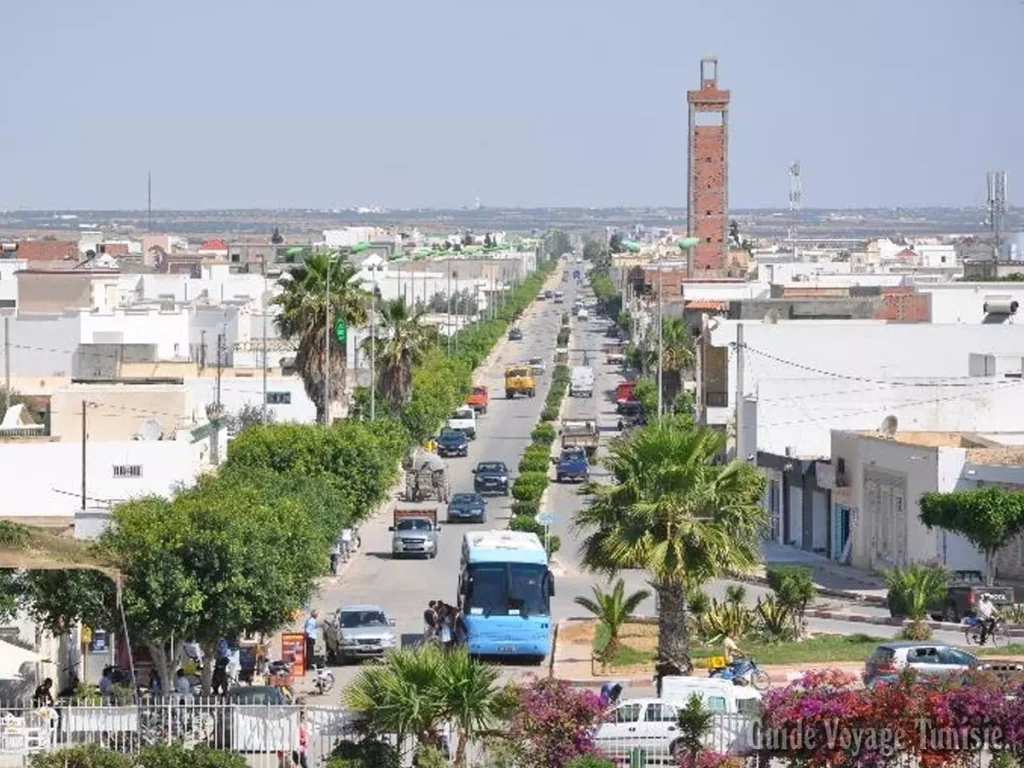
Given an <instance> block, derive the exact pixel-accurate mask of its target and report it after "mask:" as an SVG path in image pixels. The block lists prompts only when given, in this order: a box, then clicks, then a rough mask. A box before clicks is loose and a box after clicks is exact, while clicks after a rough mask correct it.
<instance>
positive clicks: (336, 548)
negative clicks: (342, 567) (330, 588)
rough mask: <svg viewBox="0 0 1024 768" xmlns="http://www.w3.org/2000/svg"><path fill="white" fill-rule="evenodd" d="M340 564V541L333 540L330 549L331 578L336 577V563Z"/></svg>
mask: <svg viewBox="0 0 1024 768" xmlns="http://www.w3.org/2000/svg"><path fill="white" fill-rule="evenodd" d="M340 562H341V539H340V538H338V539H335V540H334V545H333V546H332V547H331V576H337V575H338V563H340Z"/></svg>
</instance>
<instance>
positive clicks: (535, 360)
mask: <svg viewBox="0 0 1024 768" xmlns="http://www.w3.org/2000/svg"><path fill="white" fill-rule="evenodd" d="M530 365H544V361H543V360H542V359H540V358H539V357H531V358H530Z"/></svg>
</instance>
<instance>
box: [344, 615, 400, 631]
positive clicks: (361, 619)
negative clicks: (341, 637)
mask: <svg viewBox="0 0 1024 768" xmlns="http://www.w3.org/2000/svg"><path fill="white" fill-rule="evenodd" d="M338 623H339V624H341V628H342V629H355V628H357V627H386V626H388V617H387V616H385V615H384V612H383V611H342V612H341V617H340V619H339V622H338Z"/></svg>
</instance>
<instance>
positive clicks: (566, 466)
mask: <svg viewBox="0 0 1024 768" xmlns="http://www.w3.org/2000/svg"><path fill="white" fill-rule="evenodd" d="M555 479H556V480H557V481H558V482H559V483H565V482H568V481H574V482H580V483H585V482H587V481H588V480H589V479H590V463H589V462H588V461H587V454H586V452H585V451H584V450H583V449H581V448H565V449H563V450H562V453H561V454H559V456H558V459H557V460H556V462H555Z"/></svg>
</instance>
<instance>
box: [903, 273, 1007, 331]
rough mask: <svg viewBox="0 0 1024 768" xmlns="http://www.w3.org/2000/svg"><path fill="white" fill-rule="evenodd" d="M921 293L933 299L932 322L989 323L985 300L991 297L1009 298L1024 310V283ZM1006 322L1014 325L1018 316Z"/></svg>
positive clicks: (964, 285)
mask: <svg viewBox="0 0 1024 768" xmlns="http://www.w3.org/2000/svg"><path fill="white" fill-rule="evenodd" d="M918 290H919V291H920V292H921V293H927V294H929V295H930V296H931V302H932V321H933V322H936V323H966V324H969V325H980V324H982V323H984V322H985V312H984V305H985V301H986V300H989V299H990V298H991V297H997V296H998V297H1006V298H1009V299H1011V300H1013V301H1017V302H1020V304H1021V307H1024V283H950V284H946V285H928V286H919V287H918ZM1003 321H1004V322H1006V323H1010V324H1012V323H1014V322H1015V321H1016V317H1014V316H1011V317H1009V318H1006V319H1004V320H1003ZM990 322H991V321H990Z"/></svg>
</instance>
